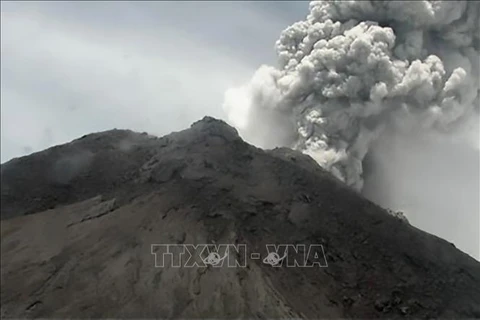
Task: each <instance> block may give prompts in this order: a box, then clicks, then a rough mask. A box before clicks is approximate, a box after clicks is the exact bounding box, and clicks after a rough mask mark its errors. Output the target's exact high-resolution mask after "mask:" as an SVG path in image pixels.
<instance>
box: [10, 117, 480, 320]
mask: <svg viewBox="0 0 480 320" xmlns="http://www.w3.org/2000/svg"><path fill="white" fill-rule="evenodd" d="M1 171H2V194H1V200H2V209H1V216H2V225H1V249H2V251H1V257H2V259H1V276H2V287H1V313H2V317H15V318H19V317H57V318H62V317H78V318H87V317H88V318H91V317H93V318H100V317H101V318H107V317H114V318H123V317H130V318H150V317H156V318H201V317H208V318H233V317H248V318H286V317H289V318H291V317H305V318H339V317H356V318H372V317H389V318H395V317H450V318H460V317H461V318H475V317H480V306H479V303H478V302H479V301H480V264H479V263H478V262H477V261H475V260H474V259H472V258H470V257H469V256H468V255H466V254H464V253H462V252H460V251H459V250H457V249H456V248H455V247H454V246H453V245H451V244H450V243H448V242H446V241H444V240H442V239H439V238H437V237H435V236H432V235H430V234H427V233H425V232H422V231H420V230H418V229H416V228H414V227H412V226H410V225H409V224H407V223H405V222H404V221H402V220H400V219H398V218H395V217H393V216H391V215H389V214H387V213H386V211H385V210H383V209H382V208H379V207H378V206H376V205H374V204H373V203H371V202H369V201H367V200H365V199H363V198H362V197H361V196H360V195H358V193H356V192H355V191H353V190H351V189H350V188H348V187H346V186H345V185H343V184H342V183H341V182H339V181H338V180H336V178H334V177H332V176H331V175H330V174H329V173H327V172H325V171H324V170H323V169H321V168H320V167H319V166H318V165H317V164H316V163H315V162H314V161H313V160H312V159H311V158H309V157H307V156H305V155H302V154H300V153H297V152H295V151H291V150H285V149H277V150H273V151H263V150H260V149H257V148H255V147H253V146H251V145H248V144H246V143H245V142H243V141H242V140H241V139H240V138H239V136H238V135H237V133H236V131H235V130H234V129H232V128H231V127H229V126H228V125H226V124H225V123H223V122H221V121H218V120H215V119H212V118H204V119H203V120H201V121H199V122H197V123H195V124H194V125H192V127H191V128H190V129H187V130H184V131H181V132H178V133H173V134H170V135H168V136H165V137H163V138H155V137H151V136H148V135H146V134H137V133H133V132H130V131H120V130H114V131H107V132H103V133H97V134H92V135H88V136H85V137H83V138H81V139H78V140H75V141H72V142H71V143H69V144H65V145H62V146H58V147H54V148H51V149H48V150H46V151H43V152H39V153H36V154H33V155H31V156H28V157H23V158H19V159H14V160H12V161H10V162H8V163H6V164H4V165H2V167H1ZM207 243H217V244H220V243H222V244H246V246H247V248H248V256H247V260H246V261H245V263H246V267H234V268H231V267H230V268H229V267H228V266H227V265H224V266H222V267H218V268H217V267H212V266H208V267H192V268H187V267H180V268H174V267H171V266H169V265H168V264H165V266H164V267H159V268H155V255H153V254H152V251H151V250H152V244H207ZM267 244H277V245H278V244H305V245H307V246H308V245H311V244H321V245H322V246H323V249H324V252H325V256H326V261H327V263H328V267H318V266H313V267H306V268H303V267H288V266H286V265H282V266H281V267H272V266H270V265H268V264H264V263H262V259H259V260H258V259H252V258H251V256H250V253H252V252H258V253H260V255H261V257H262V258H263V257H265V256H267V250H266V245H267ZM289 254H290V252H289ZM298 254H301V253H298ZM231 255H235V252H230V253H229V257H230V256H231ZM237 258H240V255H238V256H237Z"/></svg>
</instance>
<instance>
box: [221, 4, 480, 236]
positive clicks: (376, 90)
mask: <svg viewBox="0 0 480 320" xmlns="http://www.w3.org/2000/svg"><path fill="white" fill-rule="evenodd" d="M479 30H480V3H479V2H476V1H455V2H453V1H451V2H450V1H449V2H446V1H445V2H441V1H312V2H311V3H310V13H309V14H308V16H307V17H306V19H305V20H303V21H300V22H297V23H294V24H293V25H291V26H289V27H288V28H286V29H285V30H284V31H283V32H282V33H281V35H280V39H279V40H278V41H277V42H276V46H275V47H276V51H277V55H278V65H277V66H276V67H273V66H261V67H260V68H259V69H258V70H257V71H256V72H255V74H254V75H253V77H252V79H251V81H250V82H249V83H247V84H246V85H245V86H243V87H241V88H232V89H230V90H228V91H227V92H226V94H225V102H224V109H225V111H226V112H227V114H228V120H229V121H230V123H231V124H233V125H234V126H236V127H237V128H238V129H239V131H240V133H241V135H242V136H243V137H244V138H245V139H246V140H247V141H249V142H251V143H253V144H256V145H258V146H260V147H264V148H271V147H274V146H289V147H292V148H294V149H297V150H300V151H302V152H304V153H306V154H309V155H310V156H312V157H313V158H314V159H315V160H316V161H317V162H318V163H319V164H320V165H321V166H323V167H324V168H326V169H327V170H329V171H331V172H332V173H333V174H334V175H335V176H337V177H338V178H339V179H341V180H343V181H344V182H345V183H347V184H348V185H350V186H352V187H354V188H356V189H357V190H362V189H363V186H364V182H365V177H364V176H365V174H364V160H365V157H366V155H367V154H369V153H372V152H375V150H378V152H385V150H386V149H388V147H386V145H387V146H388V143H385V141H386V140H387V137H391V136H395V135H398V136H403V137H404V138H403V139H404V140H402V141H409V140H408V139H413V140H415V139H416V137H432V136H434V135H435V134H438V135H439V136H442V137H448V136H454V137H456V138H455V139H456V140H461V143H465V144H469V146H470V147H472V143H471V141H466V140H467V139H466V138H465V135H462V134H459V132H462V130H464V127H465V124H466V123H469V124H471V123H472V122H473V123H474V124H473V126H474V127H475V126H476V127H478V112H479V108H478V105H479V103H480V98H479V92H480V80H479V72H480V67H479V64H480V62H479V60H480V51H479V50H480V32H479ZM477 136H478V134H477ZM382 140H385V141H384V142H383V143H381V141H382ZM413 140H411V141H413ZM473 140H474V141H473V148H475V149H476V150H477V151H476V152H477V153H478V149H479V146H478V143H479V142H478V137H476V138H473ZM389 141H390V142H391V143H395V141H392V140H391V139H390V140H389ZM425 141H430V142H432V141H433V140H432V139H426V140H425ZM425 141H424V143H430V142H425ZM416 143H418V142H416ZM378 146H381V147H378ZM413 149H415V150H416V151H418V148H413ZM413 149H412V150H413ZM427 149H428V148H426V150H427ZM380 150H381V151H380ZM404 156H405V157H407V156H408V154H405V155H404ZM400 157H401V156H400ZM378 161H380V160H378V157H377V162H378ZM434 161H435V160H434V159H432V162H434ZM374 162H375V161H374ZM446 170H447V169H446ZM474 179H478V177H474ZM369 183H372V184H375V181H371V182H369ZM368 189H369V192H372V187H371V186H369V188H368ZM373 189H375V187H373ZM477 214H478V206H477ZM477 237H478V235H477Z"/></svg>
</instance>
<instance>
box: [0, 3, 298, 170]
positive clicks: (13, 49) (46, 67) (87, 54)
mask: <svg viewBox="0 0 480 320" xmlns="http://www.w3.org/2000/svg"><path fill="white" fill-rule="evenodd" d="M307 13H308V2H287V1H284V2H268V1H267V2H239V1H237V2H227V1H221V2H220V1H210V2H209V1H205V2H201V1H185V2H167V1H152V2H139V1H138V2H137V1H136V2H120V1H118V2H117V1H105V2H101V1H85V2H83V1H72V2H56V1H52V2H40V1H32V2H26V1H18V2H17V1H16V2H13V1H12V2H5V1H2V2H1V162H2V163H4V162H6V161H8V160H10V159H12V158H14V157H19V156H23V155H27V154H30V153H32V152H37V151H40V150H43V149H45V148H48V147H50V146H53V145H57V144H61V143H65V142H68V141H71V140H73V139H76V138H78V137H80V136H82V135H84V134H88V133H92V132H98V131H103V130H109V129H113V128H120V129H131V130H135V131H141V132H143V131H146V132H149V133H151V134H155V135H164V134H168V133H169V132H171V131H178V130H182V129H184V128H187V127H188V126H189V125H190V124H191V123H192V122H194V121H196V120H198V119H200V118H202V117H203V116H205V115H210V116H214V117H217V118H222V119H224V118H225V114H224V111H223V109H222V102H223V99H224V93H225V91H226V89H227V88H229V87H232V86H237V85H240V84H242V83H244V82H245V81H246V80H247V79H248V78H249V77H250V76H251V74H252V73H253V72H254V70H255V69H257V68H258V67H259V66H260V65H261V64H263V63H272V61H274V59H275V52H274V43H275V41H276V40H277V38H278V36H279V34H280V32H281V31H282V30H283V29H284V28H285V27H286V26H288V25H290V24H291V23H293V22H295V21H298V20H300V19H302V18H304V16H305V15H306V14H307Z"/></svg>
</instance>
